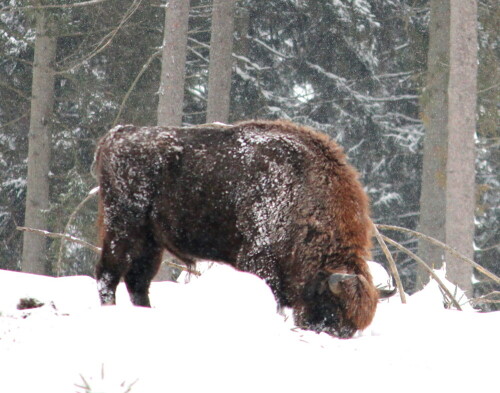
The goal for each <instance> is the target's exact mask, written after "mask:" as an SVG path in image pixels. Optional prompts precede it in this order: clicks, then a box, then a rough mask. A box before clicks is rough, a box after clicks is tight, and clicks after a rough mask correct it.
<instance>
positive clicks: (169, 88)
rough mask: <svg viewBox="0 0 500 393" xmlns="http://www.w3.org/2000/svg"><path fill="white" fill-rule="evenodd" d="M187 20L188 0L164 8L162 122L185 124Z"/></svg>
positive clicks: (160, 124) (159, 108)
mask: <svg viewBox="0 0 500 393" xmlns="http://www.w3.org/2000/svg"><path fill="white" fill-rule="evenodd" d="M188 21H189V1H186V0H171V1H169V3H168V6H167V8H166V10H165V28H164V39H163V54H162V63H161V80H160V89H159V101H158V125H159V126H180V125H181V124H182V112H183V111H182V109H183V103H184V80H185V75H186V71H185V66H186V47H187V32H188Z"/></svg>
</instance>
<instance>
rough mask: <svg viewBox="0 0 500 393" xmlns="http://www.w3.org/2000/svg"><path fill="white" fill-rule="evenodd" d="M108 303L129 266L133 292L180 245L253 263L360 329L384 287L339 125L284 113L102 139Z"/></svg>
mask: <svg viewBox="0 0 500 393" xmlns="http://www.w3.org/2000/svg"><path fill="white" fill-rule="evenodd" d="M96 169H97V174H98V179H99V186H100V188H99V189H100V203H99V205H100V220H99V222H100V237H101V241H102V255H101V258H100V261H99V262H98V264H97V267H96V275H97V280H98V288H99V295H100V299H101V303H102V304H115V290H116V286H117V285H118V282H119V281H120V278H121V277H124V280H125V283H126V285H127V289H128V291H129V294H130V297H131V300H132V302H133V303H134V304H135V305H138V306H150V303H149V297H148V290H149V285H150V283H151V280H152V278H153V277H154V275H155V274H156V272H157V271H158V269H159V266H160V263H161V255H162V251H163V250H164V249H166V250H168V251H169V252H171V253H172V254H174V255H175V256H177V257H178V258H179V259H180V260H182V261H183V262H184V263H186V265H188V266H193V265H194V263H195V262H196V260H199V259H205V260H207V259H208V260H214V261H219V262H224V263H227V264H229V265H232V266H233V267H235V268H236V269H239V270H242V271H246V272H251V273H254V274H256V275H257V276H259V277H261V278H262V279H264V280H265V281H266V282H267V284H268V285H269V286H270V287H271V289H272V291H273V293H274V295H275V297H276V299H277V301H278V304H279V306H281V307H292V308H293V310H294V316H295V321H296V323H297V324H298V325H299V326H301V327H303V328H306V329H310V330H314V331H324V332H327V333H330V334H332V335H336V336H339V337H351V336H352V335H353V334H354V333H355V332H356V331H357V330H359V329H364V328H365V327H367V326H368V325H369V324H370V322H371V321H372V319H373V316H374V313H375V309H376V306H377V299H378V292H377V290H376V288H375V287H374V285H373V283H372V278H371V275H370V273H369V271H368V267H367V264H366V262H365V258H367V257H368V256H369V249H370V246H371V243H370V238H371V233H370V228H371V223H370V219H369V211H368V201H367V197H366V194H365V193H364V191H363V189H362V187H361V185H360V183H359V181H358V174H357V172H356V171H355V170H354V169H353V168H352V167H351V166H349V165H348V164H347V162H346V158H345V156H344V153H343V152H342V149H341V148H340V147H339V146H337V145H336V144H335V143H334V142H333V141H332V140H330V139H329V138H328V137H327V136H325V135H323V134H320V133H317V132H315V131H314V130H312V129H309V128H306V127H302V126H298V125H295V124H292V123H289V122H283V121H274V122H273V121H250V122H243V123H239V124H236V125H234V126H226V125H220V124H212V125H204V126H199V127H191V128H174V127H165V128H162V127H142V128H138V127H134V126H118V127H115V128H114V129H112V130H111V131H110V132H109V133H108V134H107V135H106V136H104V137H103V138H102V140H101V141H100V142H99V146H98V149H97V153H96Z"/></svg>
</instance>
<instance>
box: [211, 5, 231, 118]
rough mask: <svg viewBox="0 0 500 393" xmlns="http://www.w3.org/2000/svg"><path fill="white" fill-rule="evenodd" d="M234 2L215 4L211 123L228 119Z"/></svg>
mask: <svg viewBox="0 0 500 393" xmlns="http://www.w3.org/2000/svg"><path fill="white" fill-rule="evenodd" d="M235 3H236V1H235V0H214V2H213V11H212V35H211V38H210V64H209V71H208V75H209V76H208V104H207V122H208V123H211V122H214V121H220V122H223V123H227V122H228V119H229V103H230V91H231V73H232V60H233V59H232V50H233V30H234V8H235Z"/></svg>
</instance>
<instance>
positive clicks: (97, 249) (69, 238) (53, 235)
mask: <svg viewBox="0 0 500 393" xmlns="http://www.w3.org/2000/svg"><path fill="white" fill-rule="evenodd" d="M16 229H17V230H18V231H25V232H32V233H36V234H37V235H40V236H47V237H51V238H56V239H60V238H64V239H65V240H67V241H70V242H73V243H76V244H79V245H81V246H83V247H86V248H88V249H90V250H92V251H94V252H95V253H96V254H98V255H100V254H101V248H100V247H97V246H94V245H93V244H91V243H89V242H86V241H85V240H82V239H78V238H77V237H74V236H71V235H65V234H64V233H57V232H49V231H43V230H41V229H35V228H27V227H16ZM163 263H164V264H166V265H168V266H172V267H176V268H178V269H181V270H183V271H186V272H188V273H190V274H194V275H195V276H201V273H200V272H198V271H197V270H194V269H189V268H188V267H186V266H183V265H179V264H178V263H174V262H165V261H164V262H163Z"/></svg>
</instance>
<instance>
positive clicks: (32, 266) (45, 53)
mask: <svg viewBox="0 0 500 393" xmlns="http://www.w3.org/2000/svg"><path fill="white" fill-rule="evenodd" d="M55 56H56V38H55V37H51V36H50V32H49V31H48V22H47V19H46V15H45V13H44V12H43V11H40V12H38V13H37V16H36V38H35V56H34V62H33V81H32V93H31V95H32V97H31V114H30V129H29V134H28V176H27V195H26V210H25V219H24V225H25V226H27V227H30V228H36V229H43V230H46V229H47V217H46V211H47V209H48V208H49V164H50V150H51V147H50V130H49V119H50V116H51V114H52V109H53V104H54V77H55V76H54V70H53V63H54V60H55ZM45 265H46V239H45V237H43V236H40V235H36V234H34V233H28V232H25V233H24V237H23V256H22V263H21V268H22V270H23V271H24V272H29V273H37V274H45V273H46V266H45Z"/></svg>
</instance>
